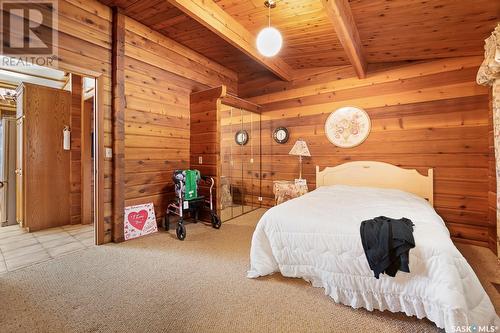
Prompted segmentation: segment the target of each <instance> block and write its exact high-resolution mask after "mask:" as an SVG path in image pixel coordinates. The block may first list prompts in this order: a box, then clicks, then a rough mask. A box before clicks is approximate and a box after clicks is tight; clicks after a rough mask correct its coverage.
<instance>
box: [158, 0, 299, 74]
mask: <svg viewBox="0 0 500 333" xmlns="http://www.w3.org/2000/svg"><path fill="white" fill-rule="evenodd" d="M165 1H168V2H169V3H170V4H172V5H173V6H175V7H177V8H178V9H180V10H181V11H183V12H184V13H185V14H186V15H188V16H190V17H191V18H193V19H194V20H196V21H197V22H199V23H200V24H202V25H203V26H205V27H206V28H208V29H209V30H211V31H212V32H214V33H215V34H217V35H218V36H219V37H221V38H222V39H224V40H225V41H226V42H228V43H230V44H231V45H233V46H234V47H236V48H237V49H239V50H240V51H242V52H243V53H245V54H246V55H248V56H249V57H250V58H252V59H253V60H255V61H257V62H258V63H260V64H261V65H262V66H264V67H265V68H267V69H268V70H269V71H271V72H272V73H274V74H275V75H277V76H278V77H279V78H281V79H282V80H285V81H291V80H292V78H293V73H292V68H291V67H290V66H289V65H288V64H287V63H285V62H284V61H283V60H282V59H281V58H280V57H277V56H276V57H272V58H266V57H264V56H263V55H261V54H260V53H259V51H258V50H257V46H256V42H255V40H256V37H255V36H254V35H253V34H252V33H251V32H250V31H248V30H247V29H246V28H245V27H243V25H242V24H241V23H239V22H238V21H236V20H235V19H234V18H233V17H232V16H231V15H229V14H228V13H226V12H225V11H224V10H223V9H222V8H220V7H219V6H218V5H217V4H216V3H215V2H214V1H213V0H203V1H200V0H165Z"/></svg>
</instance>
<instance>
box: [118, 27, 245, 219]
mask: <svg viewBox="0 0 500 333" xmlns="http://www.w3.org/2000/svg"><path fill="white" fill-rule="evenodd" d="M125 27H126V39H125V55H126V58H125V97H126V110H125V205H126V206H129V205H136V204H142V203H148V202H153V203H154V205H155V210H156V214H157V217H162V216H163V214H164V211H165V209H166V207H167V205H168V204H169V203H170V202H171V201H172V200H173V197H174V187H173V183H172V179H171V178H172V173H173V171H174V170H176V169H187V168H189V165H190V141H191V140H193V138H192V137H191V134H192V133H193V132H191V131H190V122H191V119H190V94H191V93H192V92H196V91H201V90H206V89H208V88H211V87H215V86H220V85H222V84H224V85H226V86H227V88H228V90H229V91H232V92H234V93H236V90H237V76H236V74H235V73H234V72H232V71H230V70H228V69H226V68H224V67H223V66H220V65H219V64H216V63H214V62H212V61H210V60H208V59H206V58H205V57H203V56H202V55H200V54H197V53H195V52H194V51H192V50H190V49H188V48H186V47H184V46H182V45H180V44H178V43H176V42H174V41H172V40H170V39H168V38H167V37H165V36H163V35H161V34H159V33H157V32H154V31H152V30H150V29H149V28H147V27H145V26H143V25H142V24H140V23H138V22H137V21H134V20H132V19H130V18H127V19H126V22H125ZM199 130H200V129H198V128H195V129H194V133H201V132H198V131H199ZM203 133H206V132H205V131H203ZM207 163H208V161H207ZM209 165H210V164H207V167H208V166H209Z"/></svg>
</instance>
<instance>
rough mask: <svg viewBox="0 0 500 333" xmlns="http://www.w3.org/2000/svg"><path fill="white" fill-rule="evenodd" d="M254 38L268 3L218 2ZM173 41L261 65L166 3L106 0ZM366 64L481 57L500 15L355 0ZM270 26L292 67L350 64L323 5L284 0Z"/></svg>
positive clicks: (227, 61)
mask: <svg viewBox="0 0 500 333" xmlns="http://www.w3.org/2000/svg"><path fill="white" fill-rule="evenodd" d="M214 1H215V2H216V3H217V4H218V5H219V6H220V7H221V8H222V9H224V10H225V11H226V12H227V13H228V14H230V15H231V16H232V17H233V18H235V19H236V20H237V21H238V22H239V23H241V24H242V25H243V26H244V27H245V28H246V29H247V30H249V31H250V32H251V33H252V34H254V35H255V36H256V35H257V34H258V32H259V31H260V30H261V29H262V28H263V27H265V26H266V24H267V8H265V7H264V5H263V0H245V1H241V0H214ZM101 2H102V3H104V4H106V5H109V6H113V5H116V6H119V7H121V8H122V9H124V12H125V14H126V15H127V16H130V17H132V18H134V19H136V20H138V21H139V22H141V23H143V24H145V25H147V26H148V27H150V28H152V29H154V30H157V31H159V32H161V33H162V34H165V35H166V36H168V37H170V38H172V39H174V40H175V41H177V42H179V43H181V44H184V45H186V46H187V47H189V48H191V49H193V50H195V51H197V52H199V53H201V54H203V55H205V56H207V57H208V58H211V59H213V60H214V61H216V62H219V63H220V64H222V65H224V66H226V67H228V68H230V69H232V70H235V71H237V72H238V73H248V72H256V71H262V70H263V67H262V65H260V64H258V63H256V62H255V61H254V60H252V59H250V58H249V57H248V56H247V55H245V54H243V53H242V52H241V51H239V50H237V49H236V48H235V47H233V46H232V45H230V44H229V43H227V42H226V41H224V40H223V39H221V38H220V37H218V36H217V35H216V34H214V33H213V32H211V31H210V30H208V29H207V28H205V27H204V26H202V25H201V24H199V23H198V22H196V21H195V20H193V19H192V18H190V17H188V16H187V15H186V14H184V13H183V12H181V11H180V10H179V9H177V8H175V7H174V6H172V5H171V4H169V3H168V1H167V0H150V1H144V0H101ZM349 4H350V6H351V10H352V15H353V17H354V21H355V24H356V26H357V28H358V31H359V36H360V39H361V43H362V47H363V53H364V56H365V59H366V61H367V62H368V63H380V62H394V61H408V60H422V59H435V58H446V57H457V56H468V55H481V54H482V53H483V40H484V39H485V38H486V37H487V36H488V35H489V33H490V32H491V31H492V29H493V28H494V26H495V23H496V22H497V21H498V20H499V18H500V2H499V1H492V0H474V1H459V0H398V1H391V0H350V1H349ZM272 25H273V26H275V27H276V28H278V29H279V30H280V31H281V32H282V34H283V38H284V46H283V49H282V51H281V53H280V57H281V58H282V59H283V60H284V61H285V62H286V63H288V64H289V65H290V66H291V67H292V68H294V69H302V68H317V67H332V66H340V65H348V64H349V60H348V58H347V55H346V53H345V51H344V49H343V47H342V45H341V44H340V41H339V38H338V37H337V35H336V33H335V29H334V25H333V24H332V21H331V20H330V18H329V17H328V15H327V12H326V11H325V9H324V7H323V3H322V1H321V0H300V1H298V0H280V1H279V2H278V6H277V8H276V9H274V10H272Z"/></svg>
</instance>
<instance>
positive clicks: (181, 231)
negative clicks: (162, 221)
mask: <svg viewBox="0 0 500 333" xmlns="http://www.w3.org/2000/svg"><path fill="white" fill-rule="evenodd" d="M175 233H176V234H177V238H179V240H181V241H182V240H184V239H185V238H186V227H185V226H184V223H182V221H179V223H178V224H177V229H176V230H175Z"/></svg>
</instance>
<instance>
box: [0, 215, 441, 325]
mask: <svg viewBox="0 0 500 333" xmlns="http://www.w3.org/2000/svg"><path fill="white" fill-rule="evenodd" d="M262 212H263V211H262V210H259V211H256V212H252V213H250V214H247V215H245V216H243V217H240V218H238V219H235V220H232V221H230V222H228V223H225V224H224V225H223V226H222V228H221V229H220V230H215V229H212V228H211V227H207V226H203V225H200V224H197V225H192V224H191V225H188V226H187V230H188V234H187V238H186V240H185V241H184V242H180V241H178V240H177V239H175V237H174V234H173V232H172V231H171V232H170V234H167V233H165V232H160V233H159V234H156V235H153V236H148V237H144V238H142V239H139V240H135V241H129V242H126V243H123V244H120V245H106V246H100V247H95V248H92V249H88V250H84V251H81V252H77V253H73V254H70V255H67V256H64V257H61V258H58V259H55V260H53V261H50V262H45V263H41V264H38V265H35V266H31V267H28V268H24V269H21V270H18V271H15V272H10V273H6V274H3V275H0V331H1V332H377V331H378V332H384V333H385V332H435V331H437V329H436V328H435V326H434V325H433V324H432V323H431V322H429V321H427V320H417V319H416V318H414V317H406V316H405V315H403V314H391V313H388V312H384V313H382V312H378V311H374V312H368V311H365V310H354V309H351V308H349V307H347V306H343V305H338V304H335V303H334V302H333V301H332V300H331V299H330V298H329V297H327V296H325V295H324V294H323V289H319V288H313V287H311V286H310V285H309V284H307V283H305V282H304V281H302V280H299V279H285V278H282V277H280V276H279V274H275V275H274V276H272V277H267V278H261V279H257V280H251V279H247V278H245V273H246V270H247V268H248V252H249V245H250V239H251V235H252V231H253V228H254V225H255V223H256V221H257V220H258V218H259V216H260V214H262Z"/></svg>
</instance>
